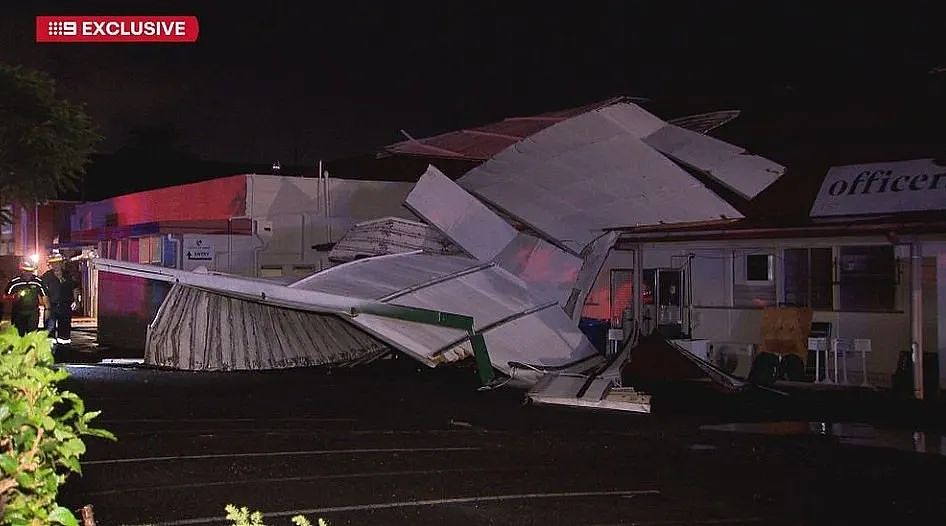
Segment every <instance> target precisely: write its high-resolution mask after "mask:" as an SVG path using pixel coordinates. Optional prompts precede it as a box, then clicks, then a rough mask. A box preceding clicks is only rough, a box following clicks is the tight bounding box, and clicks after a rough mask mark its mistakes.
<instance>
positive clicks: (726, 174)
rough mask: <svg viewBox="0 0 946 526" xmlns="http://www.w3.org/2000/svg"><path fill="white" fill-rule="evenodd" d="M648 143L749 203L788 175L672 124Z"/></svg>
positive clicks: (741, 151)
mask: <svg viewBox="0 0 946 526" xmlns="http://www.w3.org/2000/svg"><path fill="white" fill-rule="evenodd" d="M644 142H646V143H647V144H649V145H650V146H653V147H654V148H656V149H657V150H659V151H660V152H662V153H664V154H665V155H667V156H669V157H670V158H672V159H674V160H676V161H678V162H680V163H682V164H685V165H687V166H689V167H691V168H694V169H696V170H700V171H702V172H705V173H706V174H707V175H709V176H710V177H712V178H713V179H715V180H717V181H719V182H720V183H722V184H724V185H726V186H727V187H729V188H731V189H732V190H734V191H736V192H738V193H739V194H740V195H742V196H744V197H745V198H747V199H752V198H753V197H755V196H756V194H758V193H759V192H761V191H762V190H764V189H765V188H766V187H767V186H769V185H770V184H772V183H774V182H775V180H776V179H778V178H779V177H781V176H782V175H783V174H784V173H785V167H784V166H782V165H780V164H777V163H774V162H772V161H770V160H768V159H765V158H762V157H759V156H757V155H751V154H749V153H747V152H746V151H745V150H744V149H742V148H740V147H738V146H734V145H732V144H729V143H726V142H723V141H720V140H718V139H714V138H712V137H709V136H707V135H702V134H700V133H697V132H694V131H690V130H687V129H684V128H681V127H679V126H674V125H672V124H671V125H668V126H665V127H663V128H661V129H660V130H658V131H657V132H655V133H653V134H651V135H649V136H648V137H646V138H645V139H644Z"/></svg>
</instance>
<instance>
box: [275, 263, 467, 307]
mask: <svg viewBox="0 0 946 526" xmlns="http://www.w3.org/2000/svg"><path fill="white" fill-rule="evenodd" d="M480 265H481V264H480V263H479V262H477V261H475V260H473V259H470V258H468V257H466V256H438V255H435V254H425V253H422V252H411V253H404V254H393V255H389V256H381V257H376V258H367V259H360V260H357V261H352V262H349V263H345V264H343V265H338V266H336V267H332V268H330V269H327V270H324V271H322V272H319V273H317V274H313V275H312V276H309V277H307V278H304V279H301V280H299V281H297V282H295V283H293V284H292V285H290V287H292V288H297V289H302V290H310V291H318V292H323V293H329V294H337V295H342V296H350V297H355V298H365V299H375V300H377V299H381V298H384V297H386V296H388V295H390V294H393V293H396V292H399V291H402V290H405V289H408V288H410V287H413V286H415V285H420V284H423V283H427V282H430V281H433V280H437V279H441V278H443V277H445V276H451V275H453V274H456V273H458V272H463V271H465V270H468V269H471V268H475V267H478V266H480ZM329 291H332V292H329Z"/></svg>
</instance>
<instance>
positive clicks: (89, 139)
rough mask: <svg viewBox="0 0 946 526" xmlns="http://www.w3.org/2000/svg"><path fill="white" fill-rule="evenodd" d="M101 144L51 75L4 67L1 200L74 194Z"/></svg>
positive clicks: (0, 83) (0, 69)
mask: <svg viewBox="0 0 946 526" xmlns="http://www.w3.org/2000/svg"><path fill="white" fill-rule="evenodd" d="M99 140H101V137H100V136H99V134H98V133H97V132H96V131H95V129H94V128H93V126H92V122H91V120H90V119H89V116H88V115H86V113H85V110H84V108H83V106H81V105H77V104H73V103H70V102H68V101H66V100H63V99H60V98H58V97H57V96H56V85H55V82H54V81H53V79H52V78H50V77H49V75H47V74H45V73H43V72H40V71H35V70H30V69H26V68H23V67H21V66H10V65H6V64H2V63H0V199H2V201H3V202H5V203H10V202H18V203H23V204H31V203H33V202H35V201H40V202H42V201H45V200H48V199H52V198H55V197H56V196H57V195H58V194H59V193H60V192H62V191H65V190H74V189H75V183H76V181H77V180H78V178H79V177H80V176H81V175H82V174H83V173H84V170H85V164H86V162H87V161H88V158H89V155H90V154H91V153H92V152H93V151H94V148H95V145H96V144H97V143H98V142H99Z"/></svg>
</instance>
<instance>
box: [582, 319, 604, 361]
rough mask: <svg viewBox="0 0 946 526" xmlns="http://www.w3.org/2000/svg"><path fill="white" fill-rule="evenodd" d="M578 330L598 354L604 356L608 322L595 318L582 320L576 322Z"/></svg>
mask: <svg viewBox="0 0 946 526" xmlns="http://www.w3.org/2000/svg"><path fill="white" fill-rule="evenodd" d="M578 328H579V329H581V332H583V333H585V336H586V337H587V338H588V340H589V341H590V342H591V345H593V346H594V348H595V349H597V350H598V352H599V353H601V354H605V353H607V350H608V329H609V328H611V324H610V323H609V322H608V320H599V319H595V318H582V319H581V320H579V321H578Z"/></svg>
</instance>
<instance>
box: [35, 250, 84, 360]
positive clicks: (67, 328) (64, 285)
mask: <svg viewBox="0 0 946 526" xmlns="http://www.w3.org/2000/svg"><path fill="white" fill-rule="evenodd" d="M47 261H48V262H49V265H50V268H49V270H47V271H46V272H45V273H43V277H42V281H43V285H44V286H45V287H46V295H47V299H48V302H49V311H48V315H47V317H46V329H47V330H49V337H50V339H54V340H55V341H56V343H57V344H60V345H64V344H69V343H72V339H71V333H72V309H73V307H74V306H75V290H76V282H75V280H74V279H73V278H72V276H71V275H70V274H69V273H68V272H66V270H65V264H64V261H63V257H62V256H61V255H59V254H58V253H53V254H52V255H50V256H49V259H47Z"/></svg>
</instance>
